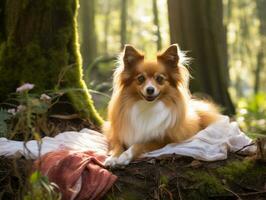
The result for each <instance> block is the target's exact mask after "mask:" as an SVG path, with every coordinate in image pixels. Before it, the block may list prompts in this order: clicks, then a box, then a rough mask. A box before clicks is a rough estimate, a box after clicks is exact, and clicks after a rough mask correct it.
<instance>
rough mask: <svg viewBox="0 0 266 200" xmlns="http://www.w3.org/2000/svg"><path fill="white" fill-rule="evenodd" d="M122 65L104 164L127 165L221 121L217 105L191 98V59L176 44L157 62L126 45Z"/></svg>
mask: <svg viewBox="0 0 266 200" xmlns="http://www.w3.org/2000/svg"><path fill="white" fill-rule="evenodd" d="M119 60H120V61H119V63H118V66H117V68H116V70H115V72H114V82H113V94H112V98H111V101H110V103H109V107H108V122H107V123H106V124H105V125H104V127H103V131H104V133H105V134H106V136H107V139H108V141H109V144H110V150H111V156H110V157H109V158H108V159H107V160H106V161H105V165H107V166H114V165H127V164H128V163H130V161H131V160H132V159H134V158H136V157H138V156H139V155H141V154H143V153H145V152H149V151H152V150H155V149H158V148H161V147H163V146H165V145H166V144H169V143H176V142H180V141H184V140H186V139H188V138H190V137H192V136H194V135H195V134H196V133H197V132H198V131H200V130H201V129H204V128H205V127H207V126H208V125H209V124H211V123H213V122H215V121H216V120H217V119H218V117H219V111H218V108H217V106H216V105H214V104H213V103H211V102H208V101H204V100H196V99H193V98H192V97H191V95H190V91H189V89H188V81H189V72H188V70H187V69H186V67H185V64H184V63H186V61H187V59H186V58H185V57H184V53H183V52H182V51H180V50H179V48H178V45H177V44H173V45H171V46H170V47H169V48H168V49H166V50H165V51H164V52H162V53H159V54H158V55H157V60H154V61H148V60H146V59H145V58H144V55H143V54H142V53H141V52H139V51H138V50H136V49H135V48H134V47H133V46H131V45H126V46H125V48H124V51H123V52H122V53H121V55H120V59H119Z"/></svg>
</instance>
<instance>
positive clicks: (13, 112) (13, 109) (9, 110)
mask: <svg viewBox="0 0 266 200" xmlns="http://www.w3.org/2000/svg"><path fill="white" fill-rule="evenodd" d="M7 112H8V113H10V114H12V115H15V114H16V109H15V108H11V109H8V110H7Z"/></svg>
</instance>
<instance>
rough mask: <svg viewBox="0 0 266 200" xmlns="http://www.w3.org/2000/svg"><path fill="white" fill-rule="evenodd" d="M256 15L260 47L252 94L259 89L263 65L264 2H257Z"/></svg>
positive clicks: (264, 46)
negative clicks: (258, 22) (258, 23)
mask: <svg viewBox="0 0 266 200" xmlns="http://www.w3.org/2000/svg"><path fill="white" fill-rule="evenodd" d="M257 13H258V18H259V21H260V26H259V34H260V45H259V51H258V55H257V67H256V70H255V83H254V93H258V92H259V89H260V76H261V72H262V70H263V68H264V65H265V48H266V0H257Z"/></svg>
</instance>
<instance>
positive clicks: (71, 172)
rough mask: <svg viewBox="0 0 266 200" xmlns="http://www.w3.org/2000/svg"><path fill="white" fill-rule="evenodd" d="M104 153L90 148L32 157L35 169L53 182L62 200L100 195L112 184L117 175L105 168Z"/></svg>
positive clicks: (80, 199) (93, 199)
mask: <svg viewBox="0 0 266 200" xmlns="http://www.w3.org/2000/svg"><path fill="white" fill-rule="evenodd" d="M105 158H106V156H104V155H98V154H96V153H94V152H92V151H87V152H73V151H69V150H60V151H55V152H50V153H47V154H45V155H44V156H42V157H41V158H40V159H38V160H37V161H35V169H39V170H40V171H41V173H42V174H43V175H45V176H47V177H48V178H49V181H50V182H54V183H55V184H56V185H57V186H58V187H59V189H60V192H61V194H62V199H63V200H69V199H71V200H83V199H91V200H97V199H100V198H101V197H102V196H103V195H104V194H105V193H106V192H107V191H108V190H109V189H110V188H111V186H112V185H113V183H114V182H115V181H116V179H117V177H116V176H115V175H113V174H112V173H110V172H109V171H108V170H106V169H104V167H103V165H102V162H103V161H104V160H105Z"/></svg>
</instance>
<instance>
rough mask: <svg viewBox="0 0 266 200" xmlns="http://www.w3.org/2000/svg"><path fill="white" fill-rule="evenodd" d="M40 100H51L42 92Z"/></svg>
mask: <svg viewBox="0 0 266 200" xmlns="http://www.w3.org/2000/svg"><path fill="white" fill-rule="evenodd" d="M40 99H41V100H44V101H49V100H51V97H50V96H48V95H47V94H42V95H41V97H40Z"/></svg>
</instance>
